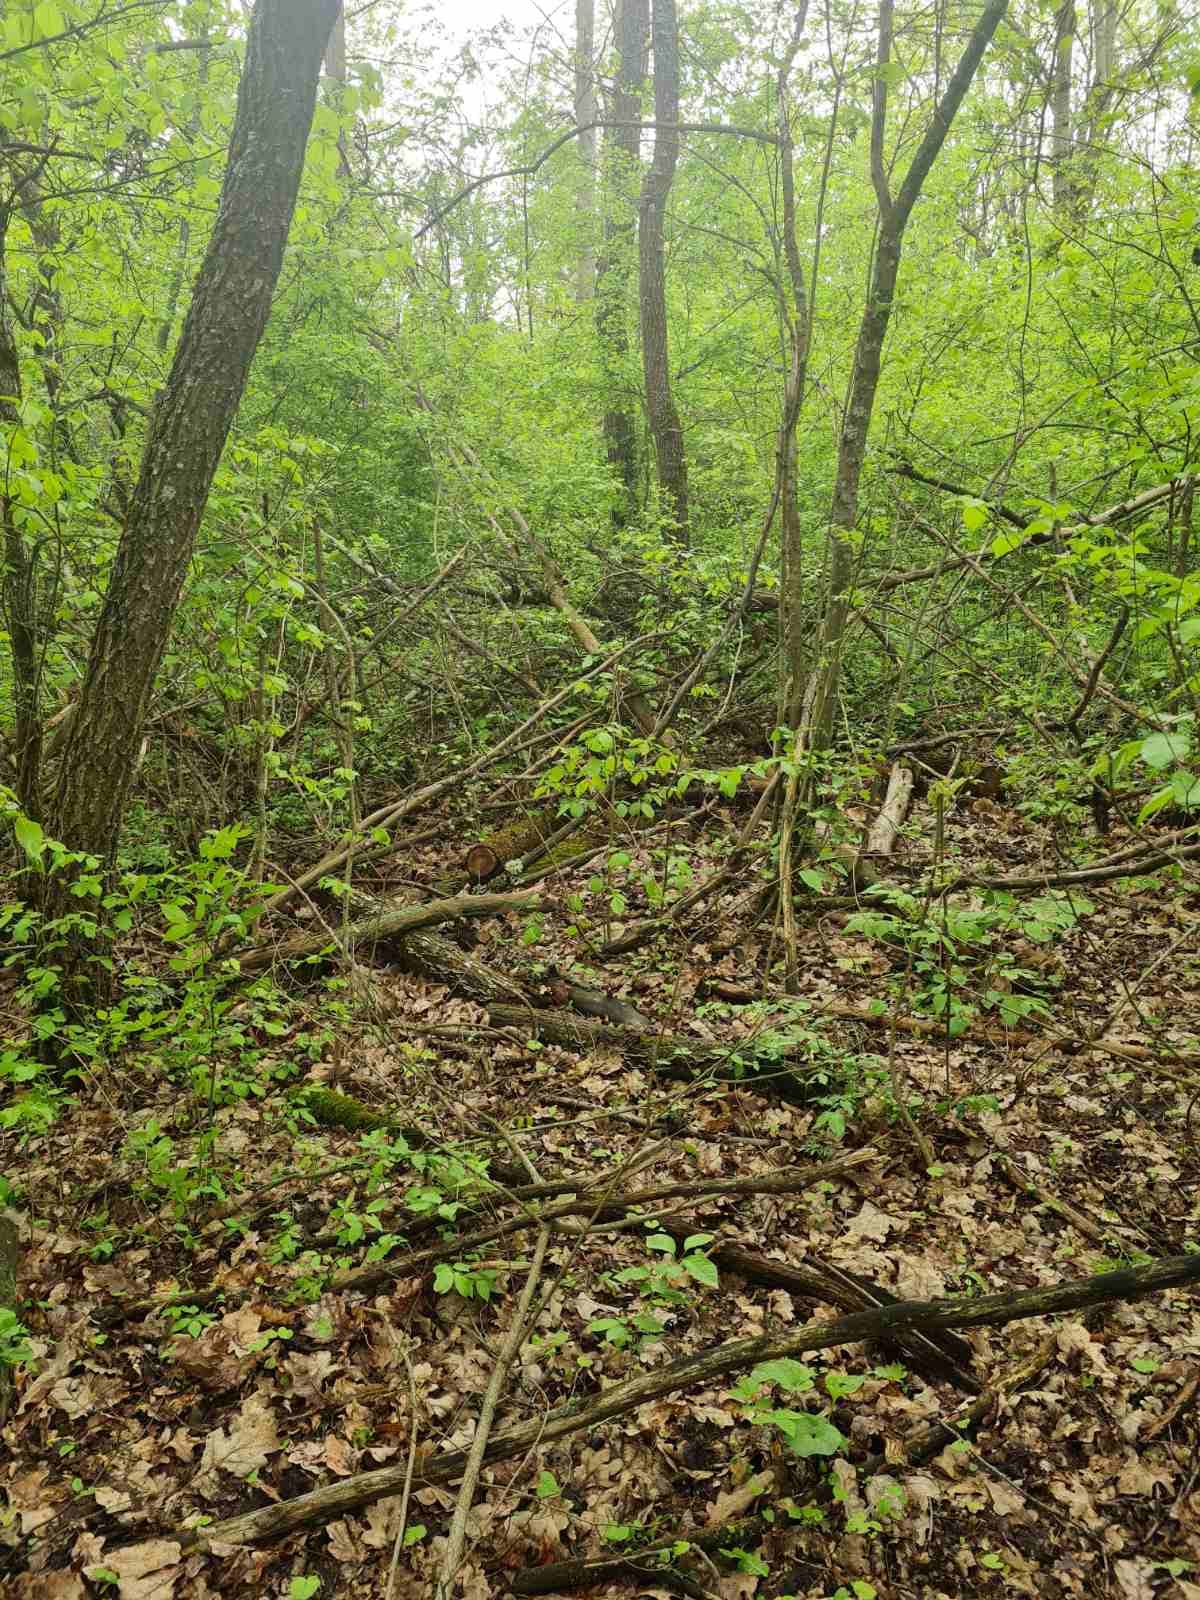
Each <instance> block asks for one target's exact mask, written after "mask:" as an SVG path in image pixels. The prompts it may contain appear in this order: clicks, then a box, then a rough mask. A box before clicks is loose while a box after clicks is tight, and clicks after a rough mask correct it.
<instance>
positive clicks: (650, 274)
mask: <svg viewBox="0 0 1200 1600" xmlns="http://www.w3.org/2000/svg"><path fill="white" fill-rule="evenodd" d="M653 5H654V11H653V25H652V30H651V37H652V43H653V48H654V120H655V123H656V125H657V126H656V129H655V134H654V157H653V160H652V161H651V163H650V166H649V168H648V169H647V172H646V176H645V178H644V179H643V180H642V195H641V201H640V204H639V207H638V273H639V293H640V298H641V310H642V369H643V371H644V373H645V379H646V414H647V417H648V419H649V422H650V432H651V435H652V436H653V439H654V455H655V459H656V462H657V465H658V490H659V496H660V501H661V504H660V510H661V512H662V514H663V516H664V517H665V518H666V519H667V522H668V524H669V531H670V533H671V535H672V536H673V537H674V538H675V539H677V540H678V541H679V543H680V544H686V543H687V542H688V476H687V457H686V456H685V454H684V449H683V427H682V425H681V424H680V421H679V413H678V411H677V410H676V409H675V400H674V397H673V395H672V393H671V366H670V351H669V348H668V344H667V281H666V251H665V247H664V243H663V224H664V221H665V218H666V211H667V196H668V195H669V194H670V192H671V184H672V182H673V180H674V177H675V167H676V164H677V163H678V161H679V130H678V127H677V126H676V124H678V122H679V18H678V15H677V13H676V9H675V0H653Z"/></svg>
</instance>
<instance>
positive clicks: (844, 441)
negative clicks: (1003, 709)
mask: <svg viewBox="0 0 1200 1600" xmlns="http://www.w3.org/2000/svg"><path fill="white" fill-rule="evenodd" d="M1007 6H1008V0H988V5H987V7H986V9H985V10H984V12H983V15H982V16H981V17H980V19H979V21H978V23H977V24H976V26H975V29H974V32H973V33H972V34H971V37H970V39H969V40H968V42H967V47H966V49H965V50H964V51H963V55H962V59H961V60H960V61H959V63H958V66H957V67H956V69H955V71H954V75H953V76H952V77H951V79H950V82H949V84H948V85H947V86H946V92H945V94H944V95H943V96H942V99H941V100H940V101H939V103H938V104H937V105H936V106H935V107H934V110H933V115H932V117H931V119H930V122H929V126H928V128H927V129H926V130H925V135H924V137H923V138H922V140H921V142H920V144H919V145H918V146H917V151H916V154H915V155H914V156H913V159H912V164H911V165H910V167H909V169H908V172H907V173H906V174H905V177H904V181H903V183H902V184H901V186H900V192H899V194H897V195H896V196H895V197H893V196H892V194H891V191H890V187H889V183H888V175H887V170H886V167H885V164H884V156H883V146H884V134H885V132H886V128H887V67H888V64H889V61H890V59H891V48H892V0H880V6H879V43H878V50H877V55H876V74H875V82H874V87H873V100H872V112H871V180H872V183H873V185H874V188H875V195H876V200H877V203H878V207H879V238H878V242H877V245H876V250H875V260H874V263H873V265H872V270H871V283H870V287H869V289H868V291H867V303H866V305H865V306H864V307H863V314H862V321H861V323H860V325H859V330H858V342H857V344H856V346H855V351H854V369H853V372H852V373H851V377H850V392H849V395H848V396H847V402H846V412H845V416H844V418H843V421H842V430H841V435H840V437H839V439H838V460H837V477H836V479H835V481H834V487H833V501H832V505H831V507H830V513H829V590H828V595H827V598H826V602H825V611H824V615H823V617H822V619H821V626H820V629H819V630H818V634H817V642H816V650H815V663H814V667H813V670H812V672H811V673H810V674H809V679H808V684H807V686H806V689H805V694H804V701H803V706H802V709H801V714H800V718H799V721H798V724H797V726H796V731H795V736H794V738H793V741H792V748H791V752H790V754H791V762H792V768H791V772H790V773H789V776H788V781H787V787H786V789H785V792H784V803H783V811H782V816H781V819H780V839H779V891H780V899H781V903H782V911H783V925H784V945H785V961H786V976H785V982H786V984H787V987H788V988H789V989H794V988H795V986H796V980H797V959H798V944H797V939H796V931H795V919H794V915H793V908H792V901H791V892H792V862H793V858H794V856H795V854H796V853H797V839H798V834H799V819H800V817H801V816H802V814H803V813H804V812H805V811H806V810H807V808H808V806H809V803H810V802H811V800H812V799H813V785H814V781H815V777H816V771H817V764H816V762H815V760H814V759H813V758H814V757H815V756H816V755H818V754H819V753H820V752H821V751H823V750H825V749H827V748H828V746H829V744H830V743H831V740H832V736H833V716H834V708H835V706H836V704H837V694H838V684H839V681H840V676H841V661H842V644H843V640H844V637H845V633H846V624H847V622H848V621H849V618H850V599H851V594H852V592H853V582H854V567H855V542H854V525H855V522H856V521H857V518H858V485H859V479H860V477H861V475H862V469H863V463H864V461H865V460H866V454H867V438H868V434H869V431H870V427H871V413H872V411H873V410H874V406H875V393H876V390H877V389H878V387H879V373H880V367H881V364H882V358H883V341H884V337H885V335H886V334H887V328H888V322H889V320H890V318H891V314H892V300H893V297H894V295H895V292H896V279H897V276H898V274H899V271H900V253H901V247H902V245H903V241H904V230H905V228H906V227H907V225H908V219H909V217H910V215H911V214H912V208H913V206H914V205H915V204H916V201H917V197H918V196H919V195H920V193H921V189H922V186H923V185H924V182H925V179H926V178H927V177H928V175H929V172H930V169H931V168H932V166H933V163H934V162H935V161H936V159H937V156H938V153H939V151H940V150H941V148H942V145H943V144H944V142H945V139H946V135H947V133H948V132H949V131H950V124H951V123H952V122H953V121H954V117H955V114H956V113H957V111H958V108H959V106H960V105H961V104H962V101H963V97H964V95H965V94H966V92H967V89H968V88H969V86H970V83H971V80H972V78H973V77H974V76H975V73H976V70H977V69H978V67H979V63H980V61H981V60H982V59H983V53H984V51H985V50H986V49H987V47H988V44H989V42H990V41H991V38H992V35H993V34H994V33H995V31H996V29H997V28H998V27H999V26H1000V21H1001V18H1002V17H1003V16H1004V13H1005V11H1006V9H1007Z"/></svg>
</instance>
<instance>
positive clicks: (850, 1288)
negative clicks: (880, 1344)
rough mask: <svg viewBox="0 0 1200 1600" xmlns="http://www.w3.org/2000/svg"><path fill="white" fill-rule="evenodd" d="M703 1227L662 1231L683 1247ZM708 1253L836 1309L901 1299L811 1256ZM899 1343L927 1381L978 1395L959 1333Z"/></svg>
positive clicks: (766, 1283)
mask: <svg viewBox="0 0 1200 1600" xmlns="http://www.w3.org/2000/svg"><path fill="white" fill-rule="evenodd" d="M700 1227H701V1224H700V1223H699V1222H695V1223H694V1224H692V1225H691V1226H688V1227H684V1226H682V1225H680V1224H678V1223H674V1222H672V1223H670V1224H663V1225H662V1231H663V1232H664V1233H669V1234H670V1235H671V1237H672V1238H673V1239H675V1241H676V1243H677V1244H678V1245H680V1246H681V1247H682V1245H683V1241H684V1240H685V1239H686V1238H687V1237H688V1235H689V1234H692V1233H695V1232H697V1231H699V1230H700ZM706 1254H707V1255H708V1256H709V1258H710V1259H711V1260H712V1261H714V1262H715V1263H716V1265H717V1266H718V1267H719V1268H720V1269H721V1271H722V1272H733V1273H736V1274H737V1276H738V1277H739V1278H744V1279H745V1280H746V1282H747V1283H756V1284H759V1285H761V1286H762V1287H763V1288H766V1289H783V1290H786V1292H787V1293H788V1294H791V1295H796V1296H798V1297H804V1298H806V1299H820V1300H823V1301H826V1302H828V1304H830V1305H834V1306H837V1307H838V1309H839V1310H840V1311H868V1310H870V1309H871V1307H872V1306H881V1305H889V1304H891V1303H892V1302H894V1301H895V1299H896V1296H895V1295H894V1294H890V1293H889V1292H888V1290H886V1289H881V1288H879V1286H878V1285H877V1284H874V1283H871V1282H870V1280H869V1279H867V1278H861V1277H859V1276H858V1275H857V1274H855V1273H852V1272H844V1271H842V1270H841V1269H840V1268H838V1267H834V1266H832V1265H831V1264H829V1263H827V1262H824V1261H818V1260H816V1259H815V1258H814V1257H812V1256H806V1257H805V1259H804V1261H803V1262H801V1263H800V1264H799V1265H798V1266H797V1265H794V1264H793V1263H792V1262H790V1261H776V1260H775V1259H774V1257H772V1256H764V1255H761V1254H759V1252H758V1251H756V1250H747V1249H744V1248H743V1246H741V1245H740V1244H726V1243H724V1242H722V1241H718V1242H717V1243H716V1244H712V1245H709V1246H707V1247H706ZM894 1343H895V1344H896V1346H897V1347H898V1348H899V1349H900V1350H902V1351H903V1352H904V1356H905V1358H906V1360H907V1361H908V1363H909V1365H910V1366H912V1367H913V1368H915V1369H916V1370H917V1371H918V1372H920V1373H922V1374H923V1375H924V1376H925V1377H927V1378H930V1379H941V1380H944V1381H946V1382H948V1383H952V1384H954V1386H955V1387H956V1388H958V1389H961V1390H963V1392H964V1393H966V1394H977V1393H978V1392H979V1383H978V1381H977V1380H976V1379H975V1378H974V1377H972V1375H971V1373H970V1371H969V1370H968V1369H969V1367H970V1363H971V1347H970V1345H969V1344H968V1343H967V1342H966V1340H965V1339H960V1338H959V1337H958V1335H957V1334H954V1333H948V1332H944V1331H943V1332H938V1333H934V1334H927V1333H925V1332H923V1331H922V1330H921V1329H920V1328H913V1329H910V1330H909V1331H908V1332H906V1333H903V1334H901V1335H900V1336H899V1337H898V1338H897V1339H896V1340H895V1341H894Z"/></svg>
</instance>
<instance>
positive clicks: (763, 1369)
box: [750, 1356, 813, 1394]
mask: <svg viewBox="0 0 1200 1600" xmlns="http://www.w3.org/2000/svg"><path fill="white" fill-rule="evenodd" d="M750 1381H751V1382H752V1383H754V1384H763V1383H774V1384H778V1386H779V1387H780V1388H781V1389H786V1390H787V1392H788V1393H789V1394H802V1393H803V1392H804V1390H805V1389H811V1388H812V1386H813V1369H812V1368H811V1367H806V1366H805V1365H804V1363H803V1362H802V1361H793V1360H792V1359H791V1357H790V1356H781V1357H780V1358H779V1360H778V1361H764V1362H762V1363H761V1364H760V1365H759V1366H757V1367H755V1368H754V1370H753V1371H752V1372H751V1374H750Z"/></svg>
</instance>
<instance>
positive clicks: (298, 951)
mask: <svg viewBox="0 0 1200 1600" xmlns="http://www.w3.org/2000/svg"><path fill="white" fill-rule="evenodd" d="M545 906H546V902H545V900H544V899H543V898H542V897H541V896H540V895H538V894H536V893H534V892H532V891H530V892H529V893H527V894H460V895H454V896H452V897H451V898H450V899H448V900H426V901H424V902H423V903H420V904H416V905H414V904H413V903H412V902H411V901H405V902H403V903H400V904H396V903H390V904H384V905H382V906H380V907H379V909H378V910H377V911H372V912H371V913H370V914H369V915H368V916H365V917H361V918H359V919H358V921H356V922H351V923H350V924H349V925H348V926H347V927H345V928H342V929H339V930H338V937H337V940H336V941H332V940H331V939H330V937H329V934H328V933H327V932H326V931H325V930H324V929H322V931H321V932H320V933H294V934H292V936H291V937H290V938H288V939H282V940H280V942H279V943H278V944H260V945H256V946H255V947H254V949H253V950H247V951H246V952H245V954H244V955H242V956H241V957H239V961H240V965H241V970H242V971H243V972H261V971H262V969H263V968H264V967H271V966H274V965H275V963H276V962H277V961H282V962H287V961H302V960H304V958H305V957H306V956H316V955H320V954H321V952H322V951H323V950H328V949H329V948H330V946H331V944H333V943H335V942H336V943H337V944H338V945H340V947H341V949H342V950H343V951H348V950H354V949H357V947H358V946H359V945H360V944H376V943H378V942H379V941H381V940H384V939H399V938H403V937H404V935H405V934H410V933H415V932H417V931H418V930H419V929H421V928H435V927H437V925H438V924H439V923H442V922H453V921H454V920H455V919H456V918H458V917H494V916H496V915H497V914H498V913H500V912H502V911H539V910H544V909H545Z"/></svg>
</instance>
